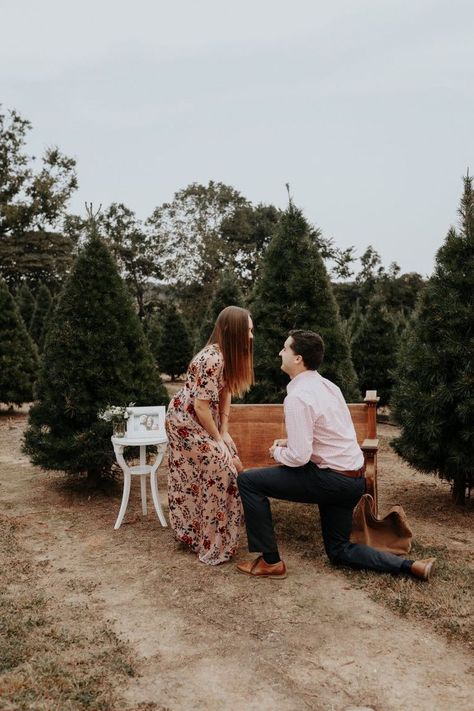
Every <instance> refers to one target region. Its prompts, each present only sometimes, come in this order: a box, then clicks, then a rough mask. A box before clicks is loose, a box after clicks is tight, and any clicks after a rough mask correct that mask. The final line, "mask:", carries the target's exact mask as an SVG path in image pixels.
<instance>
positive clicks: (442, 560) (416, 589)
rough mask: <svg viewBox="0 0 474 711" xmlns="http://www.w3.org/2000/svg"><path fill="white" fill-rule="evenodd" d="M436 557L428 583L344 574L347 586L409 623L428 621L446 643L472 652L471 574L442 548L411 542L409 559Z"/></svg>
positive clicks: (473, 600)
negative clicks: (456, 642) (348, 581)
mask: <svg viewBox="0 0 474 711" xmlns="http://www.w3.org/2000/svg"><path fill="white" fill-rule="evenodd" d="M433 556H434V557H436V559H437V567H436V570H435V573H434V575H433V577H432V578H431V580H429V581H428V582H424V581H422V580H416V579H414V578H408V577H406V576H392V575H380V574H379V573H372V572H367V571H352V570H346V571H345V573H346V575H347V576H348V577H350V579H351V582H352V583H353V584H354V585H356V586H357V587H359V588H362V589H363V590H365V591H366V592H367V593H368V595H369V597H371V598H372V600H375V601H376V602H382V603H383V604H385V605H387V607H389V608H390V609H391V610H393V611H394V612H396V613H398V614H400V615H402V616H404V617H408V618H411V619H418V620H420V619H424V620H429V622H430V623H431V625H432V626H433V628H434V629H435V630H436V631H437V632H440V633H442V634H444V635H445V636H446V637H447V638H448V639H456V640H459V641H461V642H464V643H465V644H467V646H468V647H470V648H471V650H474V595H473V591H474V570H473V569H472V568H470V567H469V566H467V565H466V564H465V562H464V561H462V560H460V559H458V557H457V556H456V555H455V554H454V553H452V552H450V551H448V549H447V548H446V547H425V546H422V545H420V544H417V543H416V542H415V544H414V546H413V550H412V552H411V553H410V557H411V558H413V559H418V558H430V557H433Z"/></svg>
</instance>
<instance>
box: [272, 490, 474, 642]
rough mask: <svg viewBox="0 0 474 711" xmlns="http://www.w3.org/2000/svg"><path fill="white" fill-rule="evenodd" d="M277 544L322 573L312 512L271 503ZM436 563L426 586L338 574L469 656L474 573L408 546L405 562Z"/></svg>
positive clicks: (454, 557) (434, 550)
mask: <svg viewBox="0 0 474 711" xmlns="http://www.w3.org/2000/svg"><path fill="white" fill-rule="evenodd" d="M272 510H273V519H274V523H275V529H276V530H277V534H278V538H279V539H280V540H281V541H284V542H285V545H286V547H287V548H291V550H292V551H295V552H298V553H299V554H300V555H302V556H304V557H305V558H310V559H311V560H313V561H314V563H315V565H316V566H318V567H320V569H321V570H324V567H325V566H326V565H327V566H329V565H330V563H329V562H328V560H327V557H326V555H325V552H324V548H323V543H322V538H321V533H320V528H319V514H318V510H317V507H316V506H311V505H306V504H293V503H291V504H289V503H286V502H281V501H273V502H272ZM433 556H434V557H436V559H437V567H436V570H435V573H434V575H433V577H432V578H431V580H429V581H428V582H424V581H421V580H416V579H414V578H410V577H407V576H394V575H389V574H381V573H375V572H370V571H358V570H351V569H349V568H341V571H343V574H344V575H346V576H347V577H348V578H349V579H350V581H351V584H352V585H354V586H355V587H358V588H360V589H362V590H364V591H365V592H366V593H367V594H368V596H369V597H370V598H371V599H372V600H374V601H376V602H379V603H381V604H383V605H386V606H387V607H388V608H390V609H391V610H392V611H393V612H395V613H397V614H399V615H400V616H402V617H406V618H409V619H416V620H425V621H427V622H429V623H430V625H431V626H432V628H433V629H435V630H436V631H437V632H439V633H441V634H442V635H444V636H445V637H447V638H448V639H449V640H458V641H460V642H462V643H464V644H466V645H467V646H468V648H470V649H471V650H472V651H474V570H473V569H472V568H471V567H470V566H469V565H467V564H466V562H465V559H463V557H462V554H457V553H455V552H453V551H449V550H448V548H446V547H445V546H438V547H433V546H431V547H428V546H423V545H421V544H420V543H418V542H416V541H415V542H414V544H413V549H412V551H411V553H410V558H412V559H420V558H430V557H433Z"/></svg>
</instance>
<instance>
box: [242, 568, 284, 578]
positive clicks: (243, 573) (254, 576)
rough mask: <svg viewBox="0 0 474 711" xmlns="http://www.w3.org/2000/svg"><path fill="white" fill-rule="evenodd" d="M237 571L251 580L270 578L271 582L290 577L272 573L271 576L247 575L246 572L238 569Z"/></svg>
mask: <svg viewBox="0 0 474 711" xmlns="http://www.w3.org/2000/svg"><path fill="white" fill-rule="evenodd" d="M237 571H238V572H239V573H242V575H248V577H249V578H267V579H268V578H270V580H284V579H285V578H287V577H288V575H287V573H283V574H281V573H280V575H272V574H271V573H270V574H269V575H255V574H254V573H247V571H246V570H240V568H237Z"/></svg>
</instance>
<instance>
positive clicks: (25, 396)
mask: <svg viewBox="0 0 474 711" xmlns="http://www.w3.org/2000/svg"><path fill="white" fill-rule="evenodd" d="M37 369H38V354H37V351H36V346H35V344H34V343H33V341H32V339H31V336H30V335H29V333H28V331H27V328H26V326H25V323H24V321H23V319H22V317H21V315H20V312H19V310H18V307H17V305H16V303H15V300H14V299H13V297H12V295H11V294H10V292H9V290H8V286H7V284H6V283H5V282H4V281H3V279H0V402H5V403H14V404H15V405H21V404H22V403H23V402H29V401H30V400H32V399H33V385H34V382H35V379H36V375H37Z"/></svg>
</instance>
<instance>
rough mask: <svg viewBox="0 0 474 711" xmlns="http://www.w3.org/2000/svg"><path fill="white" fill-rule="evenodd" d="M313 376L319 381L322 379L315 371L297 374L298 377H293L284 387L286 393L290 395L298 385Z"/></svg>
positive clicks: (304, 371)
mask: <svg viewBox="0 0 474 711" xmlns="http://www.w3.org/2000/svg"><path fill="white" fill-rule="evenodd" d="M315 375H316V377H317V378H319V379H321V377H322V376H321V375H320V374H319V373H318V371H317V370H303V371H302V372H301V373H298V375H295V377H294V378H293V379H292V380H290V382H289V383H288V385H287V386H286V392H287V393H290V392H291V391H292V390H293V389H294V388H295V387H296V385H297V384H298V383H302V382H303V380H306V379H307V378H313V377H314V376H315Z"/></svg>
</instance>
